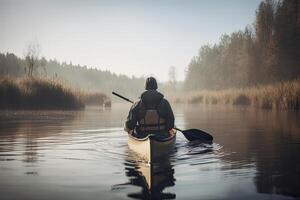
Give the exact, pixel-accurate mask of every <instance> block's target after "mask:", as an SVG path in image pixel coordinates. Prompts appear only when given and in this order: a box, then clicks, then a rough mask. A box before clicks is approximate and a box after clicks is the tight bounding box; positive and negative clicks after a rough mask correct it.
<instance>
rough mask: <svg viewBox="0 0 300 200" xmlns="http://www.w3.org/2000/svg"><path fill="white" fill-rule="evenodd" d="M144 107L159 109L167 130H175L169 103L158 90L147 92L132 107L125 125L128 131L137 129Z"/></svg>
mask: <svg viewBox="0 0 300 200" xmlns="http://www.w3.org/2000/svg"><path fill="white" fill-rule="evenodd" d="M144 105H146V106H147V107H155V108H156V109H157V111H158V113H159V115H160V116H162V117H163V118H164V119H165V124H166V129H167V130H170V129H172V128H174V114H173V111H172V108H171V106H170V104H169V102H168V101H167V100H166V99H165V98H164V95H163V94H161V93H160V92H158V91H156V90H146V91H145V92H143V93H142V95H141V97H140V99H139V100H138V101H136V102H135V103H134V104H133V105H132V107H131V109H130V111H129V114H128V117H127V120H126V123H125V130H126V131H129V130H133V129H135V128H136V126H137V122H138V121H139V120H140V118H141V117H142V115H143V114H144V112H145V106H144Z"/></svg>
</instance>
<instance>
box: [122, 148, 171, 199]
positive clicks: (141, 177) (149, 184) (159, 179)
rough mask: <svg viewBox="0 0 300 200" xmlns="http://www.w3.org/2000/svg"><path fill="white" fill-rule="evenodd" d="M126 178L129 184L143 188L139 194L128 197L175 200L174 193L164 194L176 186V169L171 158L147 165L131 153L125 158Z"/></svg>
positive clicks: (135, 193) (131, 193)
mask: <svg viewBox="0 0 300 200" xmlns="http://www.w3.org/2000/svg"><path fill="white" fill-rule="evenodd" d="M125 160H126V162H125V169H126V176H128V178H129V180H130V181H129V183H130V184H132V185H136V186H139V187H141V188H142V190H141V191H139V192H132V191H130V193H128V197H131V198H135V199H175V198H176V195H175V194H173V193H168V192H164V190H165V188H167V187H173V186H174V185H175V178H174V169H173V165H172V164H171V162H170V159H169V156H165V157H164V159H163V161H161V162H156V163H150V164H148V163H145V162H142V161H141V160H140V156H139V155H137V154H135V152H132V151H129V152H128V157H126V158H125Z"/></svg>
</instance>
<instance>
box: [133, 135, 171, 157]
mask: <svg viewBox="0 0 300 200" xmlns="http://www.w3.org/2000/svg"><path fill="white" fill-rule="evenodd" d="M175 140H176V131H175V130H174V131H172V133H171V134H170V136H168V137H165V138H162V137H157V136H155V135H148V136H146V137H144V138H137V137H134V136H133V135H131V134H128V146H129V148H130V149H131V150H133V151H135V152H136V153H138V154H139V156H140V157H142V158H143V159H144V160H146V161H148V162H153V161H155V160H157V159H158V158H160V157H162V156H164V155H166V154H168V153H170V152H171V151H172V149H173V147H174V144H175Z"/></svg>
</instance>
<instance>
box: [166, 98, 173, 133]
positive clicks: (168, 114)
mask: <svg viewBox="0 0 300 200" xmlns="http://www.w3.org/2000/svg"><path fill="white" fill-rule="evenodd" d="M164 104H165V105H164V109H165V114H166V128H167V130H170V129H172V128H174V121H175V118H174V114H173V110H172V108H171V105H170V103H169V102H168V100H166V99H165V100H164Z"/></svg>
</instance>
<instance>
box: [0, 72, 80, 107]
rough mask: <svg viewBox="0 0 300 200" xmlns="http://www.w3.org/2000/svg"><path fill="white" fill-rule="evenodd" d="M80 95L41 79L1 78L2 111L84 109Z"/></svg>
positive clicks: (0, 100)
mask: <svg viewBox="0 0 300 200" xmlns="http://www.w3.org/2000/svg"><path fill="white" fill-rule="evenodd" d="M79 94H80V93H79V92H77V91H75V90H72V89H70V88H68V87H66V86H64V85H63V84H62V83H61V82H59V81H55V80H50V79H41V78H21V79H15V78H11V77H1V78H0V109H63V110H68V109H82V108H84V103H83V101H82V99H81V96H80V95H79Z"/></svg>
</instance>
